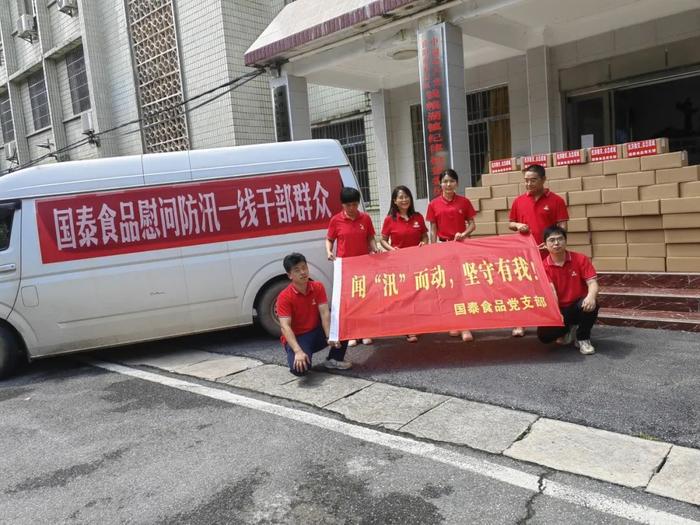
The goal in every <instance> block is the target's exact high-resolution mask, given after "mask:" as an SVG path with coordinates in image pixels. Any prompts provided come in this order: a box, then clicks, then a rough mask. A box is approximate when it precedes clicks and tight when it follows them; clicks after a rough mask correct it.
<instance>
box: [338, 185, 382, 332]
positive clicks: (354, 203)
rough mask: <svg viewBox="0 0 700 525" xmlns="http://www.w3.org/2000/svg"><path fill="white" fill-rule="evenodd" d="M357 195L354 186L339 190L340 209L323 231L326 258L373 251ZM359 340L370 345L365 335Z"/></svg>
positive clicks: (368, 221)
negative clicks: (326, 231)
mask: <svg viewBox="0 0 700 525" xmlns="http://www.w3.org/2000/svg"><path fill="white" fill-rule="evenodd" d="M360 198H361V195H360V192H359V191H358V190H357V189H355V188H343V189H342V190H341V191H340V203H341V204H342V206H343V210H342V211H341V212H340V213H336V214H335V215H334V216H333V217H331V221H330V223H329V224H328V233H327V234H326V255H327V256H328V260H329V261H334V260H335V258H336V257H357V256H358V255H367V254H369V253H376V252H377V241H376V240H375V238H374V235H375V232H374V226H373V225H372V218H371V217H370V216H369V215H367V214H366V213H363V212H361V211H360ZM334 244H335V255H333V245H334ZM362 343H363V344H366V345H371V344H372V340H371V339H369V338H365V339H363V340H362ZM355 345H357V340H355V339H351V340H350V341H348V346H355Z"/></svg>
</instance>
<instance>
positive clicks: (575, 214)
mask: <svg viewBox="0 0 700 525" xmlns="http://www.w3.org/2000/svg"><path fill="white" fill-rule="evenodd" d="M567 211H568V212H569V218H570V219H583V218H584V217H585V216H586V205H585V204H579V205H578V206H569V207H568V208H567Z"/></svg>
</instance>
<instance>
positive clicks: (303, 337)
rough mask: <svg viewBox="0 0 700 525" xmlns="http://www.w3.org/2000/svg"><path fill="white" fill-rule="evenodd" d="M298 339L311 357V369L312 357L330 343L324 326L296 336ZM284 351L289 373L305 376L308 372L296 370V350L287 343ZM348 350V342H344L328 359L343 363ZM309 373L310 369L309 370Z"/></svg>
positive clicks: (332, 351) (331, 350) (332, 349)
mask: <svg viewBox="0 0 700 525" xmlns="http://www.w3.org/2000/svg"><path fill="white" fill-rule="evenodd" d="M294 335H295V336H296V338H297V343H299V346H301V349H302V350H303V351H304V353H305V354H306V355H308V356H309V368H311V360H312V358H313V357H312V356H313V355H314V354H315V353H316V352H320V351H321V350H323V349H324V348H326V347H327V346H328V341H327V340H326V334H325V333H324V331H323V326H321V325H320V324H319V325H318V326H317V327H316V328H314V329H313V330H311V331H310V332H306V333H304V334H294ZM284 349H285V350H286V352H287V364H288V365H289V371H290V372H291V373H292V374H294V375H295V376H303V375H305V374H306V372H297V371H296V370H294V350H292V347H291V346H289V344H288V343H285V345H284ZM347 349H348V342H347V341H342V342H341V343H340V348H331V349H330V351H329V352H328V359H335V360H336V361H343V360H344V359H345V351H346V350H347ZM307 371H308V368H307Z"/></svg>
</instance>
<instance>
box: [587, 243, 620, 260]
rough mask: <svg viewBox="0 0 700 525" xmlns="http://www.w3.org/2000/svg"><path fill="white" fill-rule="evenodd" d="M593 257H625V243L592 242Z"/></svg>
mask: <svg viewBox="0 0 700 525" xmlns="http://www.w3.org/2000/svg"><path fill="white" fill-rule="evenodd" d="M593 257H627V243H625V244H594V245H593Z"/></svg>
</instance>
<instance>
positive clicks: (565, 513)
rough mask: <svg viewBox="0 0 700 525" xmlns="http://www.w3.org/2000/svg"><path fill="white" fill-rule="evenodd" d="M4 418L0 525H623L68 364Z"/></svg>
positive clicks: (280, 421)
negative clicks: (595, 524)
mask: <svg viewBox="0 0 700 525" xmlns="http://www.w3.org/2000/svg"><path fill="white" fill-rule="evenodd" d="M217 388H226V387H223V386H217ZM246 395H250V394H248V393H246ZM274 402H275V403H285V402H283V401H280V400H274ZM285 404H287V405H288V406H290V407H297V408H300V409H303V410H307V411H309V410H311V409H309V408H308V407H301V406H300V405H294V404H292V403H285ZM319 413H320V412H319ZM0 418H1V424H0V447H2V451H3V453H2V454H0V472H2V476H0V509H2V515H1V517H0V521H2V522H3V523H12V524H22V523H27V524H37V523H52V524H54V523H191V524H200V523H201V524H216V523H232V524H248V523H256V524H270V523H304V524H316V523H318V524H321V523H323V524H327V523H331V524H335V523H338V524H341V523H342V524H346V523H347V524H355V523H356V524H372V523H377V524H391V523H397V524H399V523H400V524H410V523H421V524H423V523H489V524H491V523H493V524H499V523H561V522H562V521H566V522H567V523H581V524H583V523H586V524H591V523H623V522H625V521H624V520H622V519H620V518H617V517H614V516H611V515H609V514H604V513H601V512H598V511H593V510H590V509H588V508H585V507H582V506H579V505H575V504H571V503H565V502H562V501H561V500H558V499H555V498H551V497H547V496H544V495H539V494H537V493H533V492H531V491H527V490H524V489H521V488H517V487H514V486H513V485H510V484H506V483H503V482H499V481H495V480H493V479H490V478H489V477H486V476H482V475H479V474H475V473H473V472H468V471H465V470H463V469H459V468H456V467H451V466H447V465H445V464H444V463H438V462H435V461H432V460H430V459H427V458H425V457H421V456H420V455H415V454H407V453H399V452H397V451H396V450H392V449H389V448H386V447H383V446H380V445H376V444H372V443H368V442H365V441H362V440H360V439H356V438H351V437H348V436H347V435H343V434H341V433H338V432H333V431H329V430H324V429H320V428H317V427H313V426H310V425H307V424H304V423H301V422H297V421H292V420H289V419H285V418H283V417H279V416H274V415H270V414H265V413H262V412H259V411H256V410H252V409H248V408H242V407H239V406H236V405H231V404H227V403H225V402H223V401H218V400H213V399H210V398H207V397H204V396H201V395H197V394H193V393H188V392H182V391H179V390H176V389H173V388H170V387H168V386H163V385H160V384H155V383H151V382H147V381H144V380H140V379H133V378H129V377H126V376H122V375H119V374H115V373H110V372H105V371H102V370H99V369H95V368H91V367H89V366H83V365H80V364H78V363H76V362H74V361H72V360H70V359H68V358H57V359H54V360H47V361H44V362H40V363H37V364H35V365H34V366H32V367H31V368H30V369H29V370H28V371H27V372H25V374H23V375H22V376H19V377H17V378H14V379H12V380H9V381H5V382H3V383H0ZM451 450H453V451H457V452H459V453H460V454H462V455H464V456H465V457H473V458H487V459H488V460H489V461H492V462H497V463H500V464H503V465H508V466H511V467H514V468H517V469H518V470H521V471H523V472H529V473H533V474H536V475H540V474H546V475H547V477H548V479H552V480H558V481H561V482H562V483H566V484H568V485H569V486H571V487H574V488H575V489H576V490H581V491H589V490H593V491H596V492H598V493H600V494H603V495H605V496H610V497H618V498H623V499H624V500H625V501H628V502H632V503H638V504H640V505H648V506H653V507H654V508H656V509H660V510H665V511H667V512H673V513H677V514H679V515H682V516H685V517H686V518H692V519H700V514H699V513H698V511H697V509H693V508H692V507H690V506H688V505H683V504H680V503H676V502H673V501H671V500H666V499H664V498H659V497H655V496H651V495H649V494H645V493H642V492H639V491H634V490H630V489H624V488H621V487H615V486H610V485H607V484H605V483H601V482H596V481H593V480H587V479H583V478H578V477H576V476H572V475H565V474H562V473H555V472H547V471H545V470H543V469H542V468H540V467H534V466H528V465H524V464H520V463H518V462H515V461H512V460H508V459H507V458H494V457H492V456H488V455H486V454H480V453H478V452H476V451H472V450H469V449H461V448H452V449H451Z"/></svg>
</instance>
